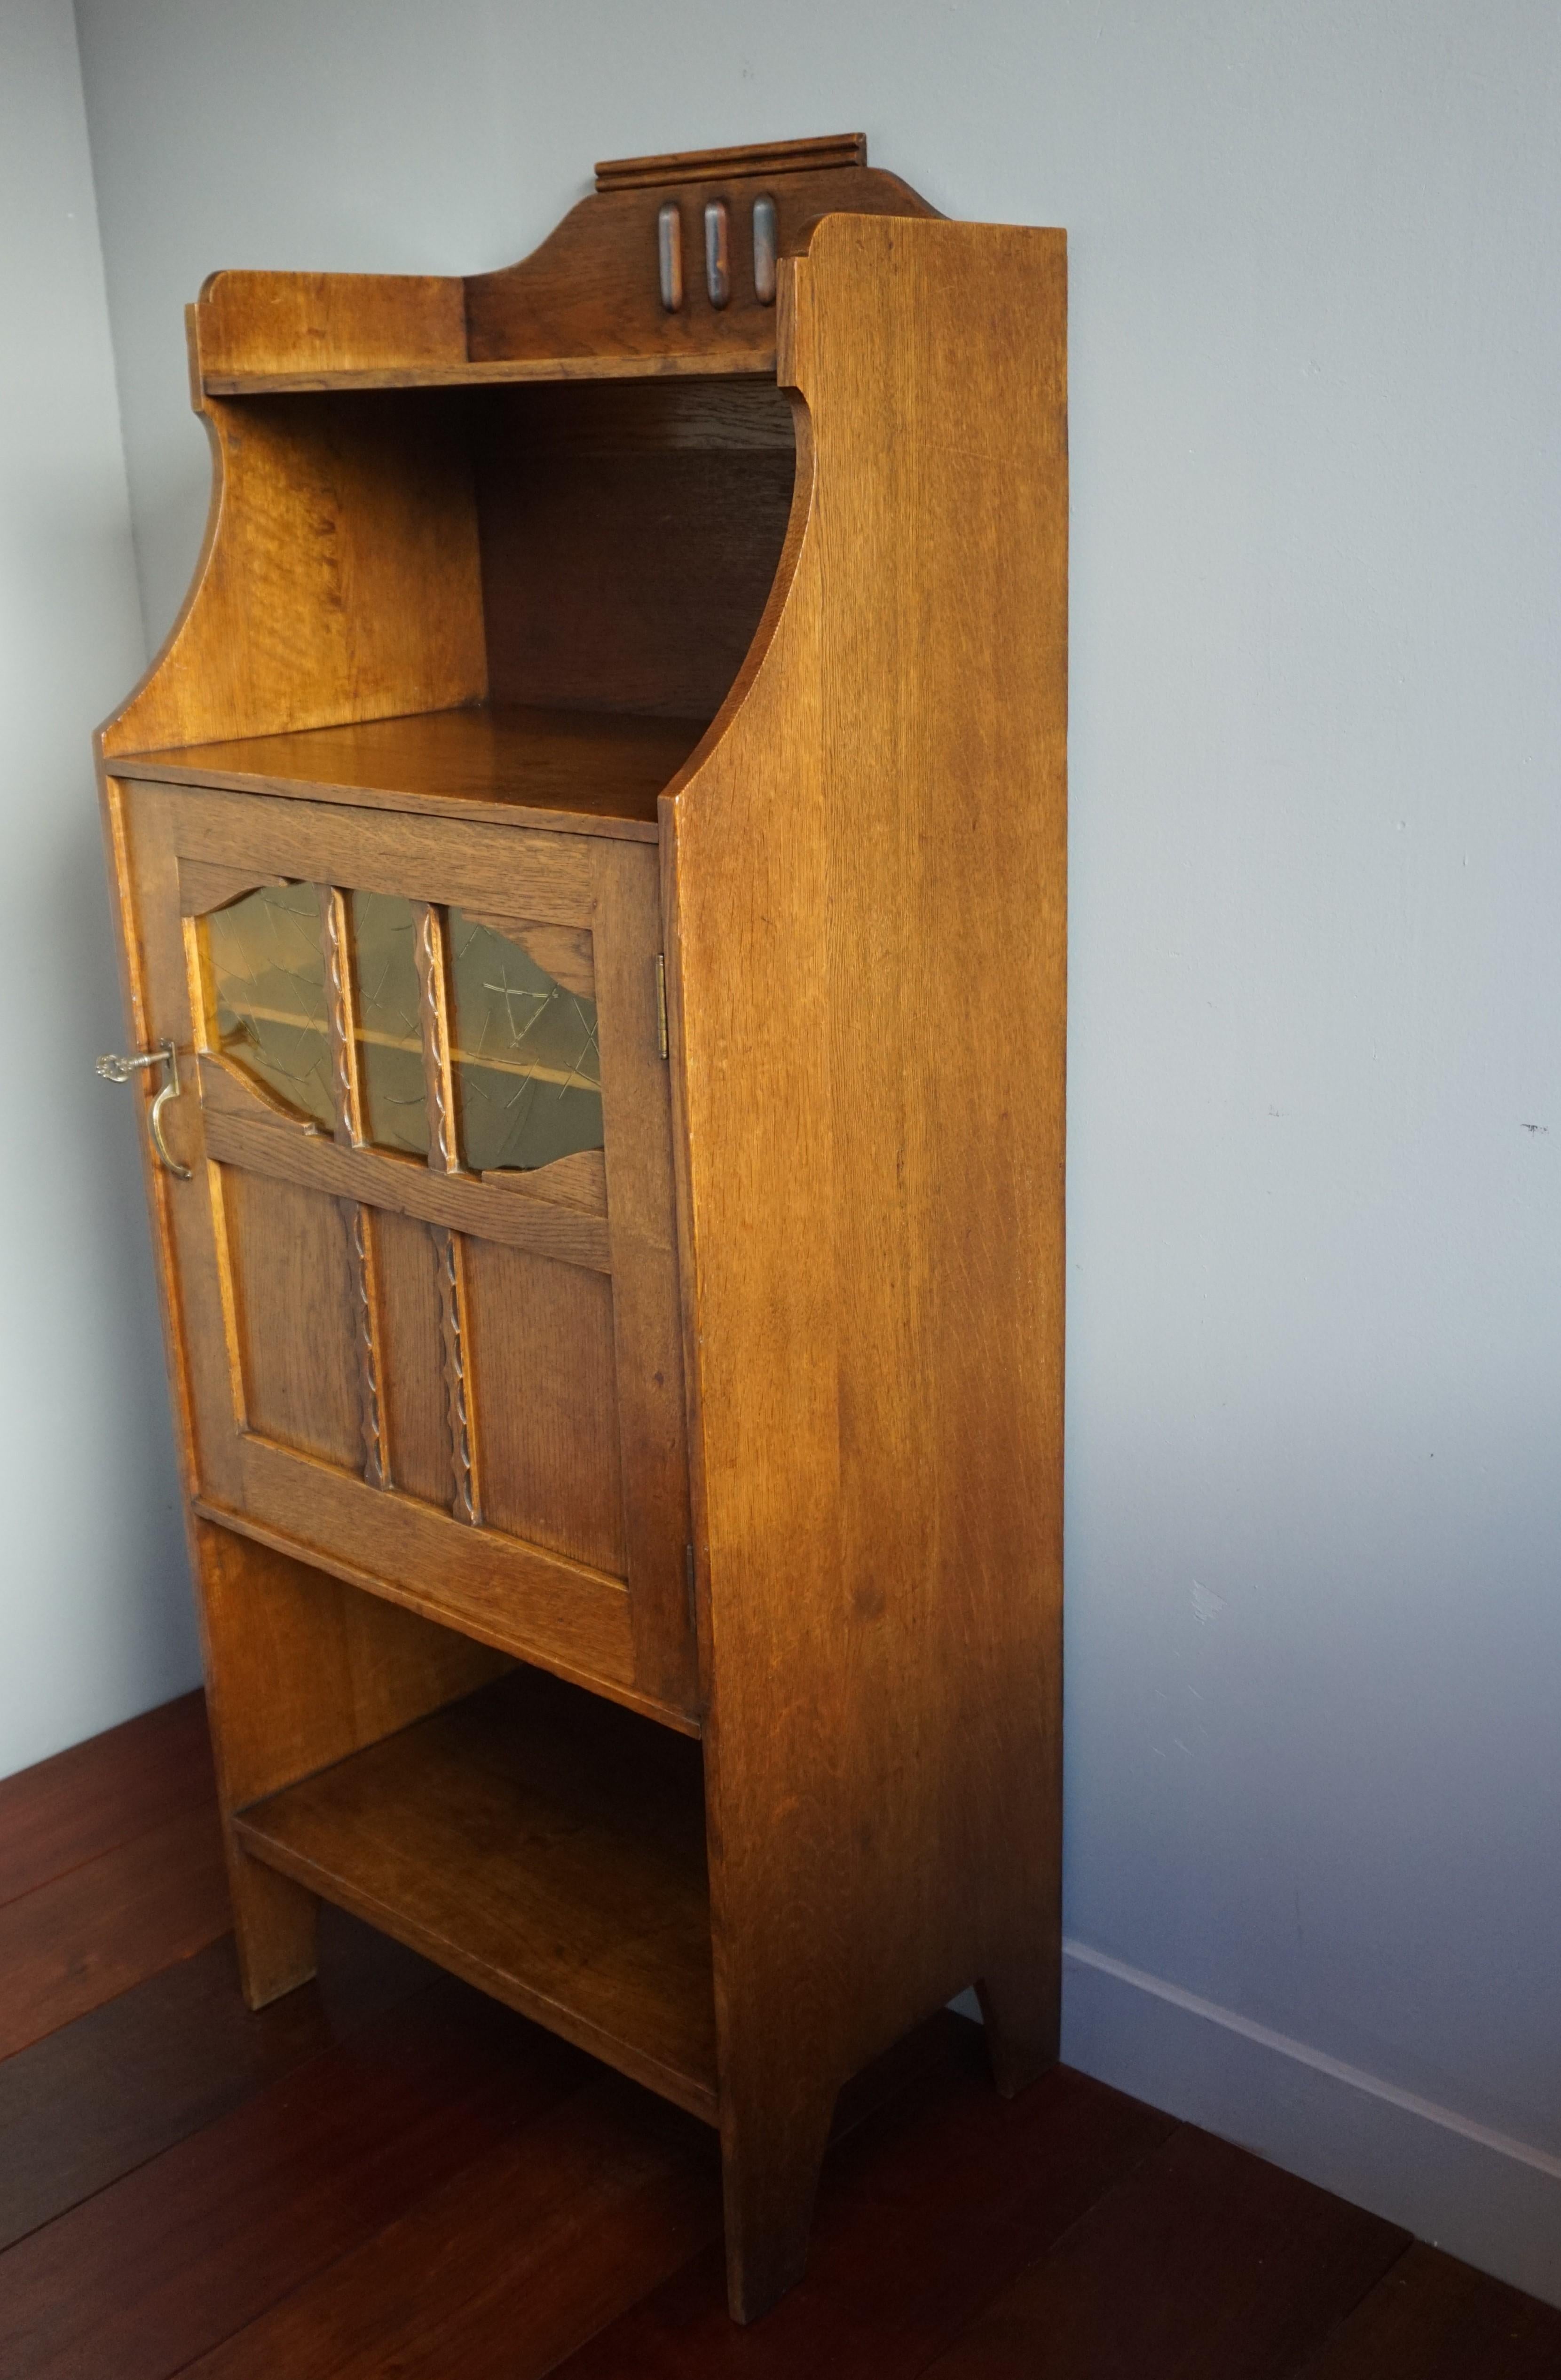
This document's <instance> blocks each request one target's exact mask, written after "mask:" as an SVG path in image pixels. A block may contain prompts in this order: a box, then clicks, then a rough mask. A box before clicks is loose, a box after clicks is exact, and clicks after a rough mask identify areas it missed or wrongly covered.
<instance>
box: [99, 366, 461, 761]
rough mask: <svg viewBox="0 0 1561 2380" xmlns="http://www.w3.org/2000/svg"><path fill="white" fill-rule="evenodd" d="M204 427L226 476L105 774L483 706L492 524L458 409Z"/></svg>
mask: <svg viewBox="0 0 1561 2380" xmlns="http://www.w3.org/2000/svg"><path fill="white" fill-rule="evenodd" d="M376 407H377V408H378V409H376ZM197 410H198V411H199V412H200V417H201V419H202V420H203V421H204V423H205V426H206V430H207V434H208V436H209V438H210V440H211V443H212V474H213V476H212V502H211V508H210V511H209V513H208V516H207V524H206V534H205V538H204V540H203V542H202V545H201V550H200V559H199V561H198V563H197V565H196V570H195V576H194V579H193V581H192V583H191V587H190V591H189V593H188V596H187V598H186V600H185V603H184V607H183V609H182V610H181V612H180V613H179V616H178V618H177V620H176V621H175V625H174V627H173V629H172V631H171V632H170V634H169V637H168V639H167V641H166V643H165V644H164V645H163V650H162V651H161V652H160V653H159V654H158V657H157V659H156V660H155V661H154V662H153V663H152V665H151V669H150V670H149V671H148V673H147V674H146V676H145V677H144V678H143V679H142V680H141V683H140V685H139V686H138V687H137V688H136V690H135V692H134V693H133V694H132V695H131V696H130V697H129V698H128V700H127V702H126V703H125V705H124V707H123V708H122V709H121V710H118V711H116V712H115V715H114V716H113V717H112V718H111V719H110V720H109V721H108V722H106V723H105V724H104V726H103V728H102V729H101V730H100V731H99V739H100V748H101V750H102V752H103V758H104V759H105V760H112V759H114V758H115V756H117V755H119V754H122V753H127V752H147V751H161V750H163V749H164V748H166V747H170V746H176V745H182V744H192V743H201V742H208V741H215V740H218V739H221V738H225V737H230V736H240V735H276V734H280V733H283V732H284V731H285V730H287V729H290V728H301V727H326V726H334V725H338V724H341V723H343V722H347V721H351V720H359V719H383V718H390V717H393V716H395V715H396V714H398V713H401V712H406V711H415V710H446V709H450V708H453V707H454V705H456V704H458V703H464V702H473V701H479V700H480V699H481V698H482V697H483V695H484V694H485V693H486V691H487V661H486V656H485V650H484V643H483V631H482V601H481V572H480V565H479V562H478V534H477V516H476V507H475V503H474V499H473V494H472V488H471V479H470V472H469V468H467V465H466V460H465V455H464V449H463V445H462V443H461V440H460V439H459V437H458V436H457V435H456V434H455V425H454V420H453V418H452V414H451V411H450V408H449V407H448V405H447V403H446V401H445V400H444V399H443V398H442V396H441V395H438V394H437V393H432V392H430V393H426V394H424V393H417V394H415V395H411V396H410V398H408V397H403V398H401V399H400V400H399V401H398V402H397V403H396V404H394V405H393V406H388V407H387V406H385V405H384V404H383V402H382V400H378V399H376V397H374V396H372V395H370V396H367V397H366V396H361V395H359V396H354V395H326V396H305V397H298V396H290V397H271V398H261V397H247V398H241V399H208V400H206V402H205V403H204V404H202V405H200V406H199V407H198V408H197Z"/></svg>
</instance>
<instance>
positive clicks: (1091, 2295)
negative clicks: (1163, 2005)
mask: <svg viewBox="0 0 1561 2380" xmlns="http://www.w3.org/2000/svg"><path fill="white" fill-rule="evenodd" d="M1408 2244H1409V2243H1408V2239H1407V2235H1406V2234H1405V2233H1404V2232H1402V2231H1399V2230H1397V2229H1396V2228H1394V2226H1393V2225H1392V2224H1390V2223H1384V2222H1381V2221H1379V2219H1378V2218H1377V2217H1376V2216H1374V2215H1367V2214H1365V2213H1364V2212H1363V2211H1362V2210H1361V2208H1360V2207H1356V2206H1350V2205H1348V2204H1346V2203H1345V2201H1344V2200H1342V2199H1339V2198H1334V2197H1332V2196H1330V2195H1329V2193H1328V2192H1326V2191H1323V2190H1315V2189H1313V2186H1312V2184H1311V2183H1310V2182H1305V2181H1298V2180H1296V2178H1295V2176H1294V2175H1293V2174H1288V2173H1282V2172H1281V2171H1280V2169H1279V2168H1278V2167H1277V2166H1270V2165H1264V2164H1263V2163H1261V2161H1260V2160H1258V2159H1257V2158H1255V2157H1252V2156H1249V2155H1246V2153H1245V2152H1244V2151H1243V2150H1240V2149H1236V2148H1232V2147H1230V2146H1229V2144H1228V2143H1227V2142H1224V2141H1216V2140H1215V2139H1214V2138H1213V2137H1212V2135H1211V2134H1209V2133H1207V2132H1200V2131H1194V2130H1193V2128H1192V2126H1190V2125H1186V2126H1183V2127H1182V2128H1181V2129H1180V2131H1178V2132H1177V2133H1176V2134H1175V2136H1174V2137H1173V2138H1172V2139H1171V2140H1170V2141H1168V2143H1166V2145H1165V2147H1164V2148H1162V2149H1160V2150H1158V2151H1156V2154H1155V2155H1152V2156H1151V2157H1149V2158H1147V2159H1146V2160H1145V2161H1144V2164H1143V2165H1141V2166H1140V2167H1139V2168H1137V2170H1136V2171H1135V2172H1133V2173H1132V2174H1131V2175H1130V2176H1129V2177H1128V2179H1127V2180H1125V2181H1124V2182H1123V2183H1122V2184H1121V2186H1120V2187H1119V2189H1117V2190H1115V2191H1113V2192H1111V2194H1110V2195H1109V2196H1108V2197H1107V2198H1106V2199H1104V2200H1103V2201H1102V2202H1101V2204H1099V2205H1098V2206H1096V2207H1095V2209H1094V2210H1093V2212H1092V2213H1090V2214H1088V2215H1086V2216H1084V2217H1083V2220H1082V2221H1081V2222H1080V2223H1078V2224H1076V2225H1075V2226H1074V2228H1073V2229H1072V2230H1071V2232H1070V2233H1069V2234H1068V2236H1067V2238H1066V2239H1065V2240H1060V2241H1059V2243H1058V2244H1057V2246H1055V2247H1054V2248H1053V2249H1051V2251H1050V2252H1049V2253H1047V2255H1045V2256H1043V2257H1042V2258H1041V2260H1040V2262H1039V2263H1038V2264H1036V2265H1032V2267H1031V2268H1030V2270H1029V2271H1028V2272H1026V2273H1023V2274H1022V2275H1021V2276H1020V2277H1019V2278H1018V2279H1017V2280H1015V2281H1014V2282H1013V2283H1012V2284H1011V2285H1010V2287H1009V2288H1008V2289H1005V2290H1003V2291H1002V2292H1001V2293H1000V2295H998V2297H997V2298H995V2299H994V2300H993V2301H992V2302H991V2304H990V2305H989V2306H988V2307H987V2308H986V2312H985V2313H983V2314H981V2315H980V2316H979V2317H978V2318H977V2319H976V2320H975V2321H974V2322H973V2323H971V2324H970V2325H968V2327H967V2328H966V2329H965V2331H964V2332H963V2334H962V2337H961V2338H960V2339H959V2340H958V2341H957V2342H956V2344H955V2345H954V2346H953V2347H951V2348H950V2350H949V2351H948V2352H947V2353H946V2354H944V2355H941V2356H939V2357H938V2360H937V2362H934V2363H932V2364H931V2365H929V2366H928V2367H927V2369H928V2373H929V2375H930V2374H936V2375H937V2380H1010V2375H1014V2376H1015V2380H1017V2375H1018V2374H1023V2375H1024V2380H1031V2375H1032V2374H1034V2373H1035V2371H1036V2369H1037V2367H1038V2366H1040V2365H1042V2364H1043V2363H1044V2368H1045V2370H1046V2372H1047V2374H1048V2380H1143V2375H1144V2374H1145V2373H1149V2372H1156V2373H1165V2374H1172V2373H1192V2372H1197V2373H1199V2374H1206V2375H1207V2380H1237V2375H1240V2380H1287V2375H1289V2374H1292V2373H1294V2372H1295V2370H1296V2368H1297V2366H1298V2365H1299V2364H1300V2363H1301V2362H1302V2361H1303V2359H1304V2358H1305V2357H1306V2355H1307V2354H1308V2352H1309V2351H1310V2350H1313V2349H1314V2348H1315V2347H1316V2346H1317V2345H1318V2344H1320V2343H1321V2341H1322V2340H1323V2339H1325V2338H1326V2337H1327V2335H1328V2333H1329V2332H1330V2331H1331V2330H1332V2329H1333V2328H1334V2326H1335V2325H1336V2324H1337V2323H1338V2322H1339V2321H1340V2320H1342V2318H1343V2317H1344V2316H1345V2315H1346V2314H1348V2313H1350V2312H1352V2310H1353V2309H1354V2308H1355V2307H1356V2306H1357V2305H1358V2304H1359V2303H1360V2301H1361V2299H1362V2298H1363V2297H1364V2296H1365V2295H1366V2293H1367V2291H1368V2290H1369V2289H1372V2288H1373V2286H1374V2285H1375V2284H1376V2283H1377V2282H1378V2281H1379V2280H1380V2279H1381V2278H1382V2277H1383V2275H1384V2274H1385V2273H1386V2272H1387V2271H1388V2270H1389V2269H1390V2267H1391V2266H1392V2265H1395V2264H1396V2263H1397V2262H1398V2258H1399V2256H1400V2255H1401V2254H1402V2253H1403V2251H1404V2249H1405V2248H1406V2246H1407V2245H1408ZM1128 2256H1131V2259H1132V2264H1133V2267H1134V2270H1135V2273H1136V2276H1137V2286H1136V2287H1135V2288H1134V2289H1132V2290H1131V2291H1128V2290H1124V2289H1122V2288H1121V2287H1120V2283H1119V2275H1120V2273H1121V2270H1122V2266H1123V2262H1124V2259H1125V2258H1127V2257H1128Z"/></svg>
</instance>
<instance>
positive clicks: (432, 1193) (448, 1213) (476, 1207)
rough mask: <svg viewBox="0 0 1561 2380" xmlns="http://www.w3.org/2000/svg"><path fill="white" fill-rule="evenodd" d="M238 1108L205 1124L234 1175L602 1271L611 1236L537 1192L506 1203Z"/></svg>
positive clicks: (477, 1188) (251, 1105) (462, 1179)
mask: <svg viewBox="0 0 1561 2380" xmlns="http://www.w3.org/2000/svg"><path fill="white" fill-rule="evenodd" d="M205 1096H206V1086H205V1084H204V1083H203V1084H202V1097H203V1098H204V1097H205ZM240 1097H242V1093H241V1094H240ZM234 1104H235V1107H236V1105H237V1102H235V1103H234ZM246 1104H247V1106H248V1112H247V1113H237V1112H234V1111H229V1110H227V1109H225V1108H224V1110H219V1111H212V1109H211V1108H209V1109H208V1112H207V1115H206V1119H205V1137H206V1147H207V1148H208V1149H209V1150H210V1152H211V1154H212V1157H214V1158H216V1159H218V1160H221V1162H222V1163H223V1164H224V1165H225V1166H227V1167H228V1168H229V1169H230V1171H231V1172H232V1173H234V1174H235V1175H238V1174H248V1175H251V1176H253V1177H254V1179H255V1180H256V1181H260V1180H267V1181H272V1182H275V1183H277V1184H286V1183H292V1184H297V1185H298V1187H299V1189H300V1191H301V1192H302V1193H303V1194H304V1195H305V1196H308V1195H309V1194H310V1193H314V1194H328V1195H329V1196H331V1197H332V1198H333V1199H342V1198H352V1197H356V1198H357V1199H358V1200H360V1201H361V1202H363V1203H364V1204H366V1205H368V1206H371V1207H375V1208H381V1209H383V1210H384V1211H385V1212H387V1213H389V1214H394V1215H405V1216H407V1217H408V1218H410V1219H411V1220H415V1221H417V1222H418V1223H432V1224H436V1225H439V1226H442V1227H443V1228H445V1229H447V1230H448V1229H454V1230H457V1231H462V1230H464V1231H466V1232H470V1233H475V1234H476V1235H477V1236H478V1237H479V1238H482V1239H488V1240H495V1241H498V1242H500V1243H501V1244H502V1245H505V1246H508V1247H515V1248H529V1249H531V1250H532V1251H533V1252H534V1253H535V1254H536V1255H538V1256H540V1257H550V1258H551V1260H552V1261H553V1262H554V1263H556V1264H561V1265H579V1266H583V1267H584V1268H585V1269H587V1270H588V1271H591V1272H609V1271H611V1269H612V1243H611V1233H610V1231H609V1228H608V1225H607V1224H606V1222H605V1221H604V1220H602V1219H600V1218H599V1217H598V1216H594V1215H588V1214H586V1213H584V1212H582V1211H581V1210H580V1209H578V1208H571V1207H568V1206H566V1205H564V1204H563V1203H562V1202H561V1201H555V1200H552V1199H550V1198H548V1197H547V1196H546V1195H545V1194H539V1193H533V1195H532V1196H530V1197H529V1198H527V1199H526V1200H524V1201H522V1200H521V1199H518V1198H512V1197H510V1196H508V1195H507V1193H506V1191H505V1190H504V1188H503V1187H502V1185H500V1184H492V1183H489V1182H486V1181H479V1180H478V1178H477V1177H476V1176H475V1175H472V1174H461V1175H441V1174H434V1173H430V1172H428V1171H427V1169H426V1168H424V1167H422V1166H420V1165H410V1164H407V1163H406V1162H405V1160H402V1159H400V1158H395V1157H384V1156H381V1155H380V1154H379V1153H378V1152H377V1151H376V1150H374V1149H369V1148H357V1149H353V1150H351V1151H350V1152H349V1151H345V1150H343V1149H340V1148H338V1147H336V1146H335V1145H334V1144H333V1142H331V1141H328V1140H317V1139H311V1138H310V1137H309V1135H306V1134H305V1133H303V1132H301V1131H299V1130H298V1128H297V1127H296V1125H292V1126H286V1125H284V1127H283V1128H282V1129H281V1130H278V1129H277V1128H276V1127H275V1125H274V1124H273V1123H272V1120H271V1118H270V1117H267V1116H262V1115H261V1113H260V1109H259V1103H258V1102H246ZM249 1195H250V1196H252V1195H253V1194H252V1193H251V1194H249Z"/></svg>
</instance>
